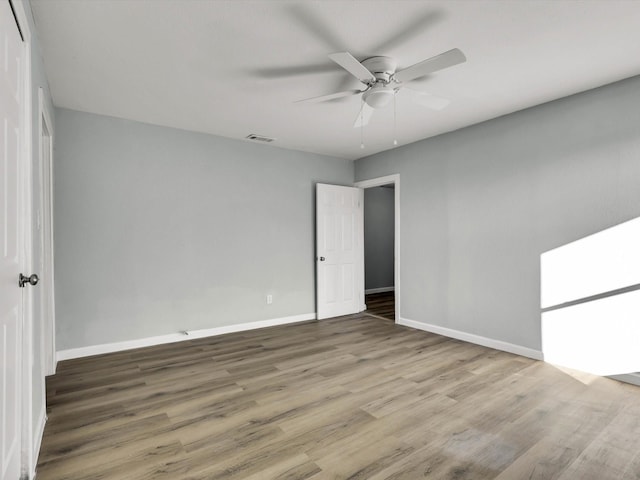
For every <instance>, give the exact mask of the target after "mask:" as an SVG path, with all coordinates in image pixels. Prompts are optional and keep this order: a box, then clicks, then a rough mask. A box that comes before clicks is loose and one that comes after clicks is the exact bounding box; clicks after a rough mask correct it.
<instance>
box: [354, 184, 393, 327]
mask: <svg viewBox="0 0 640 480" xmlns="http://www.w3.org/2000/svg"><path fill="white" fill-rule="evenodd" d="M391 184H393V186H394V196H393V230H394V231H393V256H394V262H393V290H394V298H395V316H396V319H395V323H398V322H399V320H400V250H401V249H400V174H399V173H394V174H392V175H386V176H384V177H377V178H371V179H369V180H362V181H359V182H355V183H354V184H353V186H354V187H358V188H362V189H365V190H366V189H367V188H373V187H381V186H383V185H391ZM364 207H365V208H366V205H365V206H364ZM362 248H363V252H364V245H363V247H362ZM362 288H363V291H362V295H363V297H362V298H364V283H363V287H362Z"/></svg>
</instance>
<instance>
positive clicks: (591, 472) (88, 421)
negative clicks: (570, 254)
mask: <svg viewBox="0 0 640 480" xmlns="http://www.w3.org/2000/svg"><path fill="white" fill-rule="evenodd" d="M577 377H578V378H576V376H574V375H573V373H572V372H563V371H561V370H559V369H557V368H555V367H553V366H551V365H548V364H545V363H542V362H537V361H533V360H529V359H526V358H522V357H518V356H515V355H510V354H507V353H503V352H498V351H495V350H491V349H488V348H484V347H480V346H476V345H471V344H466V343H463V342H460V341H457V340H451V339H447V338H445V337H440V336H437V335H433V334H429V333H425V332H421V331H416V330H411V329H409V328H406V327H401V326H397V325H395V324H393V323H391V322H389V321H385V320H381V319H377V318H374V317H371V316H368V315H357V316H352V317H343V318H337V319H331V320H324V321H321V322H305V323H301V324H296V325H290V326H283V327H274V328H269V329H263V330H259V331H258V330H257V331H251V332H242V333H236V334H230V335H225V336H219V337H212V338H207V339H199V340H194V341H190V342H183V343H178V344H171V345H164V346H157V347H150V348H145V349H139V350H132V351H128V352H121V353H116V354H110V355H103V356H99V357H92V358H87V359H79V360H73V361H66V362H62V363H61V364H60V365H59V369H58V373H57V374H56V375H55V376H54V377H51V378H50V379H49V381H48V401H49V421H48V423H47V426H46V430H45V435H44V443H43V445H42V450H41V454H40V458H39V466H38V476H37V478H38V480H57V479H67V480H72V479H77V480H80V479H82V480H98V479H100V480H116V479H117V480H150V479H171V480H187V479H189V480H198V479H202V480H204V479H210V480H213V479H243V480H258V479H261V480H272V479H288V480H296V479H310V480H328V479H347V478H349V479H370V480H379V479H408V480H417V479H425V478H428V479H437V480H440V479H451V480H462V479H493V478H496V479H499V480H519V479H537V480H548V479H560V480H591V479H593V480H607V479H612V480H613V479H615V480H631V479H638V478H640V388H638V387H634V386H631V385H626V384H622V383H618V382H616V381H614V380H609V379H603V378H596V377H591V376H588V375H578V376H577Z"/></svg>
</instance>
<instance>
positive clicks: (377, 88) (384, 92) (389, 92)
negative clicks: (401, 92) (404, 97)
mask: <svg viewBox="0 0 640 480" xmlns="http://www.w3.org/2000/svg"><path fill="white" fill-rule="evenodd" d="M395 93H396V92H395V90H394V89H393V87H391V86H389V85H388V84H382V83H376V84H375V85H374V86H373V87H371V89H369V90H367V91H366V92H364V93H363V94H362V99H363V100H364V101H365V102H366V103H367V105H369V106H370V107H372V108H382V107H386V106H387V105H389V102H391V100H392V99H393V96H394V95H395Z"/></svg>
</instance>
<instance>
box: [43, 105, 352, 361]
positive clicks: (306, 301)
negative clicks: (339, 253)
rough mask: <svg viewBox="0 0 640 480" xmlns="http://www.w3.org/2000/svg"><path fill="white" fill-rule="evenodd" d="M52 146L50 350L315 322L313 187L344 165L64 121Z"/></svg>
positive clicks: (181, 134)
mask: <svg viewBox="0 0 640 480" xmlns="http://www.w3.org/2000/svg"><path fill="white" fill-rule="evenodd" d="M56 135H57V138H56V145H55V171H54V175H55V218H56V225H55V227H56V245H55V255H56V308H57V309H56V314H57V341H58V349H59V350H63V349H68V348H74V347H82V346H88V345H96V344H104V343H109V342H117V341H123V340H131V339H137V338H144V337H150V336H155V335H163V334H168V333H175V332H178V331H180V330H193V329H203V328H212V327H218V326H224V325H232V324H238V323H243V322H251V321H258V320H267V319H273V318H281V317H287V316H292V315H300V314H307V313H312V312H315V271H314V268H315V261H314V225H315V220H314V217H315V213H314V208H315V206H314V184H315V183H316V182H326V183H335V184H343V185H350V184H352V182H353V164H352V162H348V161H344V160H339V159H335V158H329V157H324V156H320V155H313V154H308V153H300V152H294V151H289V150H283V149H278V148H272V147H267V146H263V145H256V144H251V143H248V142H244V141H236V140H229V139H224V138H219V137H215V136H210V135H204V134H197V133H192V132H187V131H182V130H176V129H170V128H164V127H157V126H151V125H146V124H141V123H137V122H132V121H126V120H120V119H116V118H110V117H104V116H98V115H93V114H87V113H80V112H76V111H70V110H64V109H56ZM267 294H272V295H273V304H272V305H267V304H266V301H265V300H266V295H267Z"/></svg>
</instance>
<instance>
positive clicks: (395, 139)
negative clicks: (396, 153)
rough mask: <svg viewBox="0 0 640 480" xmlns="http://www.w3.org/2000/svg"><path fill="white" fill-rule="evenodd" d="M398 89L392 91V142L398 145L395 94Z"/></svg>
mask: <svg viewBox="0 0 640 480" xmlns="http://www.w3.org/2000/svg"><path fill="white" fill-rule="evenodd" d="M397 95H398V91H397V90H395V91H394V92H393V144H394V145H398V122H397V120H396V96H397Z"/></svg>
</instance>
